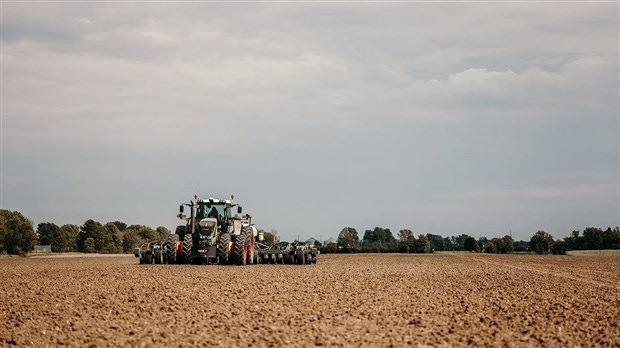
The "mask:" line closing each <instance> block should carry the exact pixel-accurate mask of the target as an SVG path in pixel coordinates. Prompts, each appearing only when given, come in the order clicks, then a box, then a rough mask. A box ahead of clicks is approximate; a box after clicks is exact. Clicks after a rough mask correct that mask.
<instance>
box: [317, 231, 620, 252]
mask: <svg viewBox="0 0 620 348" xmlns="http://www.w3.org/2000/svg"><path fill="white" fill-rule="evenodd" d="M317 246H320V247H321V252H322V253H432V252H435V251H470V252H484V253H491V254H508V253H513V252H536V253H554V254H565V253H566V251H568V250H600V249H620V228H618V227H616V228H614V229H611V228H607V230H603V229H600V228H595V227H588V228H586V229H585V230H584V231H583V234H581V232H580V231H573V232H572V234H571V235H570V236H568V237H566V238H564V239H558V240H555V239H554V238H553V237H552V236H551V235H550V234H549V233H547V232H545V231H538V232H536V233H535V234H534V235H533V236H532V237H531V238H530V240H529V241H523V240H521V241H515V240H513V238H512V236H510V235H506V236H503V237H493V238H490V239H489V238H487V237H480V238H477V239H476V238H474V237H472V236H470V235H467V234H461V235H458V236H450V237H443V236H440V235H436V234H431V233H426V234H419V235H418V236H417V237H416V236H415V235H414V233H413V232H412V231H411V230H410V229H402V230H400V231H399V232H398V235H397V236H396V237H394V236H393V234H392V232H391V231H390V229H388V228H381V227H375V228H374V229H372V230H366V231H365V232H364V236H363V238H362V239H361V240H360V238H359V234H358V232H357V230H356V229H355V228H353V227H345V228H343V229H342V231H340V234H339V235H338V239H337V242H336V243H330V244H327V245H324V246H323V245H320V243H317Z"/></svg>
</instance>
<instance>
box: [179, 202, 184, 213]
mask: <svg viewBox="0 0 620 348" xmlns="http://www.w3.org/2000/svg"><path fill="white" fill-rule="evenodd" d="M179 213H181V214H182V213H183V204H181V205H180V206H179Z"/></svg>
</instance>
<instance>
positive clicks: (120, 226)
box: [111, 221, 127, 231]
mask: <svg viewBox="0 0 620 348" xmlns="http://www.w3.org/2000/svg"><path fill="white" fill-rule="evenodd" d="M111 223H113V224H114V226H116V228H118V230H119V231H124V230H126V229H127V224H126V223H124V222H122V221H112V222H111Z"/></svg>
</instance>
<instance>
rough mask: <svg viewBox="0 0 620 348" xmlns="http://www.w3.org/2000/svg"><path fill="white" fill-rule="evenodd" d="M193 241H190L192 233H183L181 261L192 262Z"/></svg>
mask: <svg viewBox="0 0 620 348" xmlns="http://www.w3.org/2000/svg"><path fill="white" fill-rule="evenodd" d="M193 245H194V242H193V241H192V235H191V234H189V233H186V234H185V238H183V261H185V263H190V262H192V259H191V256H192V246H193Z"/></svg>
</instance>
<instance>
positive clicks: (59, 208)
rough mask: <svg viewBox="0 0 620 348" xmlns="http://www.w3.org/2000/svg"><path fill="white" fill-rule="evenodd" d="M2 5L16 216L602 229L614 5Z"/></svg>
mask: <svg viewBox="0 0 620 348" xmlns="http://www.w3.org/2000/svg"><path fill="white" fill-rule="evenodd" d="M1 6H2V208H4V209H11V210H18V211H21V212H22V213H24V214H25V215H26V216H27V217H29V218H31V219H33V220H34V222H35V223H37V224H38V223H40V222H45V221H51V222H55V223H58V224H65V223H75V224H78V225H81V224H83V222H84V221H85V220H86V219H89V218H93V219H95V220H98V221H101V222H107V221H112V220H122V221H125V222H127V223H130V224H133V223H139V224H146V225H150V226H158V225H163V226H166V227H168V228H170V229H174V227H175V226H176V225H177V224H179V223H180V221H179V220H178V219H177V218H176V217H175V215H176V213H177V209H178V204H179V203H181V202H183V201H185V202H187V201H189V200H190V199H191V198H192V196H193V195H194V194H195V193H199V194H200V195H201V196H203V197H208V196H209V195H214V196H219V197H228V196H229V195H230V194H235V196H236V197H235V201H237V202H238V203H241V204H242V205H243V207H244V213H245V212H248V213H251V214H253V216H254V221H255V222H256V224H257V225H258V227H261V228H264V229H267V230H270V229H276V230H277V231H278V232H279V234H280V235H281V236H282V237H283V238H284V239H293V238H296V237H297V236H300V237H301V238H304V239H305V238H308V237H315V238H317V239H318V238H322V239H323V240H325V239H327V238H329V237H337V235H338V233H339V232H340V230H341V229H342V228H343V227H345V226H352V227H355V228H357V229H358V231H360V236H361V235H362V234H363V231H364V230H366V229H371V228H373V227H375V226H381V227H387V228H390V229H391V230H392V231H393V233H394V235H396V233H397V232H398V231H399V230H400V229H402V228H410V229H412V230H413V231H414V233H416V234H420V233H435V234H441V235H444V236H446V235H456V234H460V233H467V234H470V235H473V236H476V237H479V236H489V237H491V236H503V235H506V234H508V233H509V231H510V230H512V233H513V235H514V237H515V238H517V239H521V238H523V239H529V237H530V236H531V235H532V234H533V233H534V232H536V231H537V230H539V229H543V230H546V231H547V232H550V233H551V234H552V235H554V236H556V237H563V236H565V235H568V234H569V233H570V232H571V231H572V230H574V229H579V230H581V229H583V228H585V227H588V226H596V227H604V228H606V227H608V226H612V227H613V226H618V225H620V217H619V216H620V203H619V200H620V198H619V196H620V182H619V161H620V150H619V131H620V127H619V87H618V84H619V69H618V66H619V63H618V60H619V49H618V42H619V36H618V29H619V28H618V25H619V5H618V3H616V2H610V3H590V4H587V3H567V2H564V3H544V4H536V3H342V2H340V3H310V2H304V3H176V4H172V3H136V2H125V3H114V2H106V3H98V4H93V3H90V2H88V3H87V2H83V3H70V2H58V3H40V2H38V3H19V2H13V3H6V2H3V3H2V5H1Z"/></svg>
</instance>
